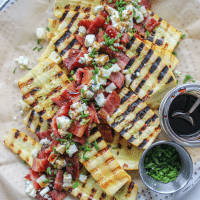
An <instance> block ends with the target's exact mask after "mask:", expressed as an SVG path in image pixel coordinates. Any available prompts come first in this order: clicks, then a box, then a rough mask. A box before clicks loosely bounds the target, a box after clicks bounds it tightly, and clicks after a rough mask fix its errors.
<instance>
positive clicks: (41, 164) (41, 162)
mask: <svg viewBox="0 0 200 200" xmlns="http://www.w3.org/2000/svg"><path fill="white" fill-rule="evenodd" d="M48 165H49V161H48V159H47V158H45V159H39V158H34V159H33V166H32V170H33V171H35V172H43V171H46V170H47V167H48Z"/></svg>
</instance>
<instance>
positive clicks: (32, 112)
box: [27, 110, 35, 128]
mask: <svg viewBox="0 0 200 200" xmlns="http://www.w3.org/2000/svg"><path fill="white" fill-rule="evenodd" d="M34 115H35V110H32V111H31V114H30V117H29V119H28V125H27V126H28V127H29V128H30V126H31V124H32V121H33V118H34Z"/></svg>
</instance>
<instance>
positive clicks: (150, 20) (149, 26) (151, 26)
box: [145, 17, 160, 32]
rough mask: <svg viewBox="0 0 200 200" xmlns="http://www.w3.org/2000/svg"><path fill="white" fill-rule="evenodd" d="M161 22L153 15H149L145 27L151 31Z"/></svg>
mask: <svg viewBox="0 0 200 200" xmlns="http://www.w3.org/2000/svg"><path fill="white" fill-rule="evenodd" d="M159 24H160V22H158V21H156V20H155V19H154V18H152V17H149V18H148V19H147V22H146V26H145V28H146V29H147V30H148V31H149V32H152V31H153V29H154V28H155V27H156V26H158V25H159Z"/></svg>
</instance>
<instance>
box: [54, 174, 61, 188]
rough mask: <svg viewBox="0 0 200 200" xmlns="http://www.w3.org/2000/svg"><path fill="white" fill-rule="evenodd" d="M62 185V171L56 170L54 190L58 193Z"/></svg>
mask: <svg viewBox="0 0 200 200" xmlns="http://www.w3.org/2000/svg"><path fill="white" fill-rule="evenodd" d="M62 185H63V170H58V172H57V173H56V178H55V182H54V188H55V189H56V190H58V191H61V190H62Z"/></svg>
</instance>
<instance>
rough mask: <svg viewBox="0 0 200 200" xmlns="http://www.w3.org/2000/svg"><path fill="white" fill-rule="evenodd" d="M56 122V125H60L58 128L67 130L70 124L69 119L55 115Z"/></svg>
mask: <svg viewBox="0 0 200 200" xmlns="http://www.w3.org/2000/svg"><path fill="white" fill-rule="evenodd" d="M56 122H57V126H58V127H59V126H60V129H63V130H64V131H65V130H67V129H68V128H69V127H70V125H71V121H70V119H69V118H68V117H65V116H61V117H57V118H56Z"/></svg>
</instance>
